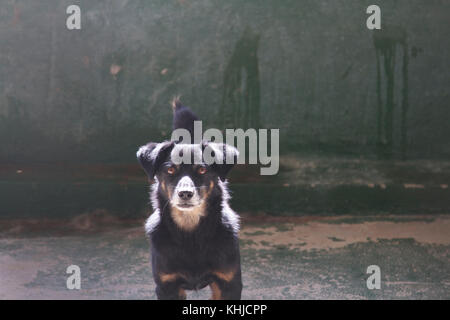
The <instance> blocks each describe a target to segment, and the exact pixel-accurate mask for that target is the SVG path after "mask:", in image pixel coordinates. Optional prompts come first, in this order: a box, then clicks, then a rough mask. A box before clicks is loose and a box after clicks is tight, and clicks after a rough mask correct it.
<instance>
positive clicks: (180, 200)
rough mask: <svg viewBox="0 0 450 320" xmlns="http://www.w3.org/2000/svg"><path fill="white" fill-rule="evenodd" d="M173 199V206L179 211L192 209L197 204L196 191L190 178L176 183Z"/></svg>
mask: <svg viewBox="0 0 450 320" xmlns="http://www.w3.org/2000/svg"><path fill="white" fill-rule="evenodd" d="M174 198H175V199H173V204H174V205H175V206H177V207H178V208H180V209H185V210H188V209H192V208H193V207H195V206H197V205H198V204H199V203H198V202H199V201H198V195H197V191H196V189H195V185H194V182H193V181H192V179H191V178H189V177H188V176H185V177H183V178H181V179H180V181H178V184H177V186H176V187H175V192H174Z"/></svg>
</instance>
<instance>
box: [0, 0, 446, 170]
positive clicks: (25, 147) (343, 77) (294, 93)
mask: <svg viewBox="0 0 450 320" xmlns="http://www.w3.org/2000/svg"><path fill="white" fill-rule="evenodd" d="M70 4H78V5H79V6H80V7H81V14H82V16H81V17H82V20H81V21H82V22H81V23H82V29H81V30H79V31H69V30H67V28H66V18H67V14H66V13H65V11H66V8H67V6H68V5H70ZM370 4H372V1H351V0H345V1H344V0H333V1H331V0H328V1H324V0H298V1H289V0H283V1H267V0H259V1H256V0H246V1H234V0H231V1H211V0H179V1H174V0H164V1H152V0H134V1H126V0H112V1H75V0H72V1H65V0H64V1H56V0H41V1H17V0H3V1H2V2H1V4H0V161H1V162H3V163H15V162H32V163H35V162H53V161H73V162H79V161H83V162H132V161H133V162H134V161H135V159H134V154H135V151H136V150H137V147H138V146H139V145H141V144H143V143H145V142H147V141H149V140H154V141H158V140H162V139H167V138H168V137H169V134H170V121H171V110H170V108H169V105H168V101H169V100H170V98H171V97H172V96H174V95H176V94H181V95H182V99H183V101H185V102H186V103H187V104H188V105H189V106H191V107H192V108H193V109H194V110H195V111H196V112H197V113H198V114H199V115H200V116H201V118H202V119H203V120H204V121H205V122H206V123H205V126H206V127H221V128H223V127H244V128H246V127H264V128H280V135H281V152H282V153H283V152H287V151H293V150H297V151H303V152H306V151H311V150H312V151H316V150H321V151H323V150H326V151H330V150H331V151H332V152H336V153H343V152H354V153H361V154H375V155H383V156H385V155H388V156H390V155H393V156H395V157H400V156H402V155H403V156H405V157H406V158H438V159H448V158H449V157H450V144H449V138H448V137H449V136H450V126H449V125H448V123H449V119H450V107H449V106H450V96H449V88H450V72H449V71H450V68H449V67H450V59H449V56H450V41H448V36H449V34H450V23H449V17H450V2H449V1H448V0H441V1H439V0H433V1H425V0H421V1H418V0H408V1H406V0H404V1H400V0H399V1H393V0H392V1H388V0H379V1H377V4H378V5H379V6H380V7H381V10H382V26H383V30H382V31H379V32H373V31H370V30H368V29H367V28H366V18H367V16H368V15H367V14H366V13H365V11H366V8H367V6H368V5H370Z"/></svg>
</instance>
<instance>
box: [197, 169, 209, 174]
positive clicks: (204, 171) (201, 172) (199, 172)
mask: <svg viewBox="0 0 450 320" xmlns="http://www.w3.org/2000/svg"><path fill="white" fill-rule="evenodd" d="M206 171H207V170H206V168H205V167H199V168H198V169H197V172H198V174H205V173H206Z"/></svg>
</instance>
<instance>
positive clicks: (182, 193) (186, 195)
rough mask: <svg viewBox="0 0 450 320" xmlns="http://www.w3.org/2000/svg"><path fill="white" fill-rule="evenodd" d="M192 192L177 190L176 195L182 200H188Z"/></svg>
mask: <svg viewBox="0 0 450 320" xmlns="http://www.w3.org/2000/svg"><path fill="white" fill-rule="evenodd" d="M193 195H194V193H193V192H192V191H180V192H178V196H179V197H180V198H181V199H183V200H189V199H191V198H192V196H193Z"/></svg>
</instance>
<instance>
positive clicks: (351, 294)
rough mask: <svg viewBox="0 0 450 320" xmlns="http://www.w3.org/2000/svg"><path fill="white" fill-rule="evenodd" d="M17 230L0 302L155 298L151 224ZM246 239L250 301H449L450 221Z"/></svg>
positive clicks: (331, 225) (266, 224)
mask: <svg viewBox="0 0 450 320" xmlns="http://www.w3.org/2000/svg"><path fill="white" fill-rule="evenodd" d="M116 222H117V221H116ZM8 223H9V225H7V227H5V221H3V228H0V299H154V298H155V293H154V283H153V280H152V275H151V268H150V263H149V257H150V252H149V245H148V242H147V239H146V238H145V236H144V230H143V221H133V222H131V223H128V224H126V225H121V224H120V223H115V224H113V225H114V227H112V228H109V229H103V228H97V227H93V226H92V225H90V224H89V223H88V224H86V223H85V221H84V222H83V221H81V223H80V221H75V222H73V221H72V222H71V223H72V224H71V226H72V227H73V228H72V229H70V228H69V229H64V228H63V229H61V228H59V227H58V224H57V223H54V224H47V227H46V228H44V229H40V228H38V227H37V226H38V225H39V223H38V222H36V225H34V227H31V225H32V223H31V224H30V223H29V224H28V225H25V226H22V225H17V224H16V223H15V222H11V221H9V222H7V223H6V224H8ZM1 224H2V223H1V222H0V225H1ZM13 226H14V227H13ZM74 226H76V227H74ZM240 237H241V255H242V270H243V282H244V289H243V293H242V296H243V299H450V216H448V215H423V216H421V215H413V216H409V215H401V216H396V215H383V216H363V217H359V216H339V217H301V218H298V217H297V218H251V219H250V218H249V219H245V218H244V219H243V223H242V230H241V233H240ZM69 265H78V266H79V267H80V270H81V289H80V290H68V289H67V287H66V280H67V277H68V276H69V274H66V268H67V267H68V266H69ZM370 265H377V266H379V267H380V270H381V289H379V290H378V289H373V290H369V289H368V288H367V284H366V280H367V278H368V277H369V276H370V275H369V274H367V273H366V272H367V267H368V266H370ZM209 296H210V292H209V289H208V288H205V289H203V290H201V291H198V292H189V293H188V298H189V299H207V298H209Z"/></svg>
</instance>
